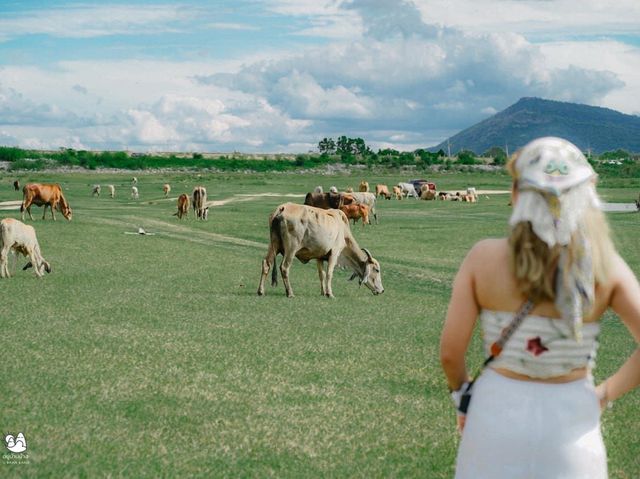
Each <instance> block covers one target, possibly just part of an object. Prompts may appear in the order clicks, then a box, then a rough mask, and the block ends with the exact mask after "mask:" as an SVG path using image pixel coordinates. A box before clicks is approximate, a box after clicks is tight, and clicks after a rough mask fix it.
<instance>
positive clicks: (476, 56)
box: [0, 0, 640, 153]
mask: <svg viewBox="0 0 640 479" xmlns="http://www.w3.org/2000/svg"><path fill="white" fill-rule="evenodd" d="M639 26H640V1H638V0H230V1H227V0H210V1H195V0H194V1H190V2H178V1H173V2H171V1H147V0H127V1H119V0H116V1H113V0H101V1H99V2H97V1H91V0H85V1H80V2H75V1H55V0H53V1H51V0H50V1H47V0H0V145H4V146H19V147H22V148H33V149H58V148H61V147H64V148H74V149H78V150H80V149H88V150H130V151H140V152H154V151H183V152H234V151H236V152H242V153H278V152H281V153H306V152H309V151H316V150H317V145H318V142H319V141H320V140H321V139H322V138H324V137H331V138H334V139H335V138H337V137H338V136H341V135H346V136H348V137H351V138H356V137H360V138H363V139H364V140H365V141H366V143H367V144H368V145H370V146H371V147H372V148H373V149H374V150H375V149H378V148H395V149H398V150H403V151H411V150H415V149H417V148H425V147H429V146H433V145H436V144H438V143H439V142H441V141H443V140H444V139H446V138H447V137H449V136H451V135H453V134H455V133H457V132H459V131H461V130H463V129H465V128H467V127H469V126H471V125H473V124H475V123H477V122H478V121H481V120H483V119H485V118H488V117H490V116H491V115H493V114H495V113H496V112H498V111H501V110H503V109H505V108H507V107H508V106H510V105H512V104H513V103H515V102H516V101H518V99H520V98H521V97H530V96H535V97H540V98H545V99H550V100H559V101H570V102H576V103H583V104H588V105H594V106H601V107H606V108H612V109H615V110H618V111H621V112H623V113H627V114H634V115H640V27H639ZM478 153H481V152H478Z"/></svg>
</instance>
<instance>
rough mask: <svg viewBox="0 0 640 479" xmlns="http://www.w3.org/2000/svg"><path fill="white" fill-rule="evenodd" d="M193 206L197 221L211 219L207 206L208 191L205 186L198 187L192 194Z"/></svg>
mask: <svg viewBox="0 0 640 479" xmlns="http://www.w3.org/2000/svg"><path fill="white" fill-rule="evenodd" d="M191 205H192V206H193V212H194V214H195V217H196V219H198V220H206V219H207V218H208V217H209V207H208V206H207V189H206V188H205V187H204V186H196V187H195V188H194V189H193V193H192V194H191Z"/></svg>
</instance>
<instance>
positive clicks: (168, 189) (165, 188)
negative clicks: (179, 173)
mask: <svg viewBox="0 0 640 479" xmlns="http://www.w3.org/2000/svg"><path fill="white" fill-rule="evenodd" d="M162 191H163V193H164V197H165V198H166V197H167V196H169V193H171V185H170V184H169V183H165V184H164V185H162Z"/></svg>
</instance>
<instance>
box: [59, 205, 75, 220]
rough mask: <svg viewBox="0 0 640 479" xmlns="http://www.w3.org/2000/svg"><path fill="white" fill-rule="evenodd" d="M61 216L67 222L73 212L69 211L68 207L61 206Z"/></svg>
mask: <svg viewBox="0 0 640 479" xmlns="http://www.w3.org/2000/svg"><path fill="white" fill-rule="evenodd" d="M62 216H64V217H65V218H66V219H67V220H68V221H71V217H72V216H73V211H72V210H71V208H70V207H69V205H62Z"/></svg>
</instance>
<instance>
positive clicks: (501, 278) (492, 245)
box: [469, 238, 619, 322]
mask: <svg viewBox="0 0 640 479" xmlns="http://www.w3.org/2000/svg"><path fill="white" fill-rule="evenodd" d="M469 260H470V261H471V266H472V271H471V273H472V276H473V289H474V293H475V298H476V301H477V303H478V305H479V306H480V309H487V310H492V311H513V312H515V311H517V310H518V308H519V307H520V306H521V305H522V303H523V301H525V300H526V299H527V298H526V297H524V296H523V295H522V293H521V292H520V290H519V289H518V285H517V282H516V278H515V276H514V274H513V271H512V269H511V261H510V250H509V244H508V240H507V239H506V238H501V239H487V240H483V241H480V242H478V243H477V244H476V245H475V246H474V247H473V249H472V250H471V252H470V253H469ZM611 261H612V262H613V263H614V264H613V267H612V272H613V275H612V277H611V278H610V281H609V282H608V284H606V285H596V289H595V298H594V302H593V307H592V310H591V313H590V314H589V315H588V316H587V317H585V318H584V322H591V321H597V320H598V319H599V318H600V316H602V314H603V313H604V311H605V310H606V309H607V308H608V307H609V305H610V303H611V296H612V292H613V289H614V287H615V284H616V281H617V277H616V272H617V270H618V268H617V265H618V263H619V258H618V257H617V256H616V257H614V258H611ZM532 314H534V315H539V316H545V317H550V318H561V314H560V312H559V311H558V310H557V308H556V307H555V305H554V303H553V302H551V301H545V302H543V303H539V304H536V306H535V307H534V309H533V311H532Z"/></svg>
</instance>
